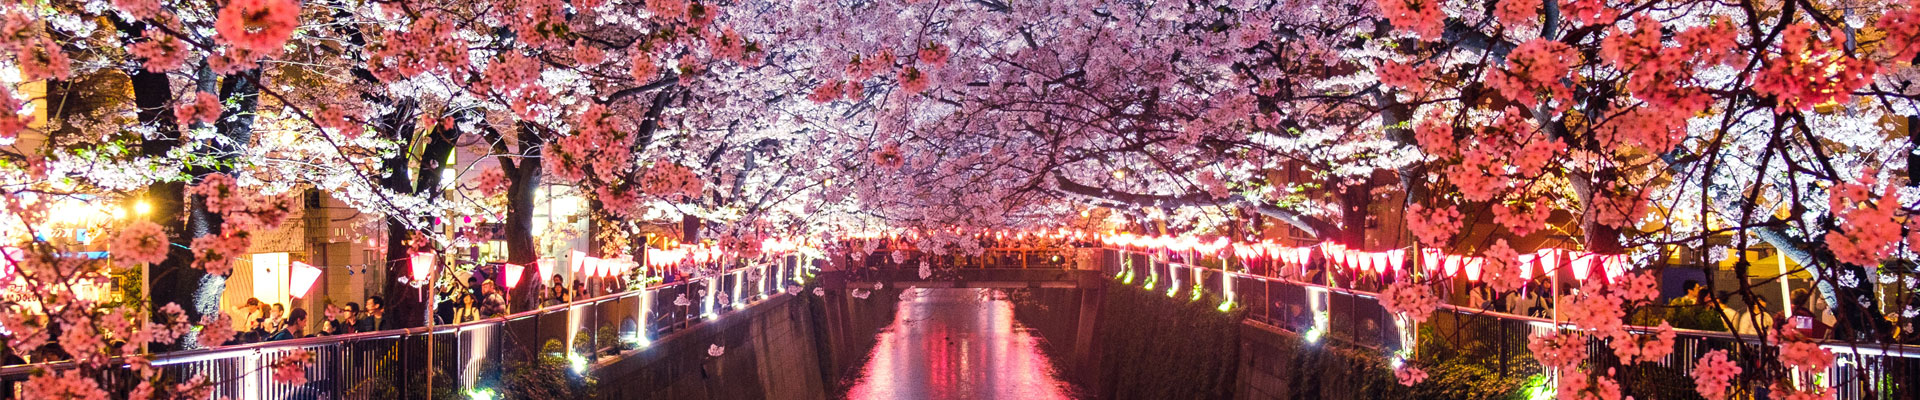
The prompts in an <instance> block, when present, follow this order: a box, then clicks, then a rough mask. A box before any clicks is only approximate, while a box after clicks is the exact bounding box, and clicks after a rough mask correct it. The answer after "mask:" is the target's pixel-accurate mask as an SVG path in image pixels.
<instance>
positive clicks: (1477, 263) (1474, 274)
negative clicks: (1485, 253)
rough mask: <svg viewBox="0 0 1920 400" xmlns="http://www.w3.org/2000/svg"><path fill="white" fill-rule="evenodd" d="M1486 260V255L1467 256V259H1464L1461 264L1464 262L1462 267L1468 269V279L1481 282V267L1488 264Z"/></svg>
mask: <svg viewBox="0 0 1920 400" xmlns="http://www.w3.org/2000/svg"><path fill="white" fill-rule="evenodd" d="M1486 262H1487V258H1486V257H1465V260H1462V261H1461V264H1464V265H1462V267H1465V268H1466V269H1467V280H1469V281H1474V282H1479V281H1480V267H1481V266H1483V265H1484V264H1486Z"/></svg>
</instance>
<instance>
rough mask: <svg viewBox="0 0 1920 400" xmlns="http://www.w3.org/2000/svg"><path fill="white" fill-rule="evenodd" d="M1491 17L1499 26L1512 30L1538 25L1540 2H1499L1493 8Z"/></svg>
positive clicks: (1513, 0) (1512, 0)
mask: <svg viewBox="0 0 1920 400" xmlns="http://www.w3.org/2000/svg"><path fill="white" fill-rule="evenodd" d="M1493 16H1494V18H1495V19H1497V20H1499V21H1500V23H1501V24H1504V25H1506V26H1508V27H1513V28H1527V27H1532V26H1537V25H1539V24H1540V2H1538V1H1529V0H1500V4H1499V6H1497V7H1496V8H1494V12H1493Z"/></svg>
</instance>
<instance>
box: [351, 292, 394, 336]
mask: <svg viewBox="0 0 1920 400" xmlns="http://www.w3.org/2000/svg"><path fill="white" fill-rule="evenodd" d="M386 311H387V299H383V298H380V296H373V297H368V298H367V314H366V315H362V316H360V321H358V322H355V323H354V325H353V330H354V331H356V332H373V331H380V330H386V329H387V328H388V326H387V318H386Z"/></svg>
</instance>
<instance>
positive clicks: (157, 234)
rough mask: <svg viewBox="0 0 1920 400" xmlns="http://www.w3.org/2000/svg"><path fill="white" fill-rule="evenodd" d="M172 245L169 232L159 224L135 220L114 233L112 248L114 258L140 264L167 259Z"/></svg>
mask: <svg viewBox="0 0 1920 400" xmlns="http://www.w3.org/2000/svg"><path fill="white" fill-rule="evenodd" d="M170 246H172V242H169V241H167V232H166V231H165V230H164V229H162V228H161V227H160V225H159V224H155V223H152V222H148V221H134V222H133V223H130V224H127V226H126V227H125V228H121V229H120V233H118V234H116V235H114V237H113V245H112V247H110V249H111V251H112V254H113V259H114V260H117V261H120V262H121V263H124V264H126V265H139V264H156V263H159V262H161V261H166V259H167V251H168V250H169V249H168V247H170Z"/></svg>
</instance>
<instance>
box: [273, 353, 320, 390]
mask: <svg viewBox="0 0 1920 400" xmlns="http://www.w3.org/2000/svg"><path fill="white" fill-rule="evenodd" d="M313 360H314V354H313V351H312V350H294V351H291V352H288V353H287V354H286V355H283V356H280V358H276V359H274V360H273V362H272V363H271V364H269V366H270V367H271V368H272V371H273V374H272V376H273V381H274V382H279V383H282V384H288V385H302V384H306V383H307V366H309V365H312V364H313Z"/></svg>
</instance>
